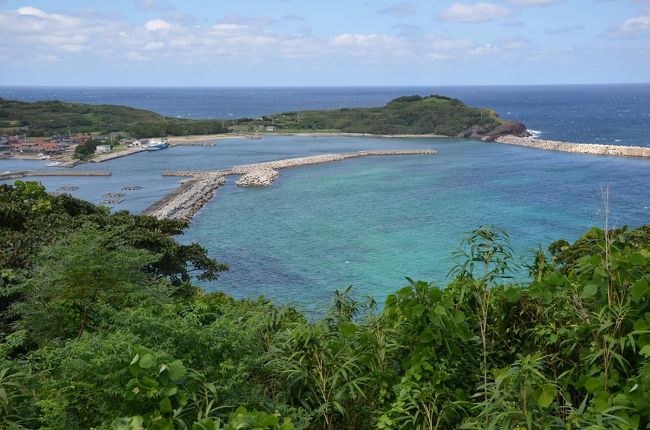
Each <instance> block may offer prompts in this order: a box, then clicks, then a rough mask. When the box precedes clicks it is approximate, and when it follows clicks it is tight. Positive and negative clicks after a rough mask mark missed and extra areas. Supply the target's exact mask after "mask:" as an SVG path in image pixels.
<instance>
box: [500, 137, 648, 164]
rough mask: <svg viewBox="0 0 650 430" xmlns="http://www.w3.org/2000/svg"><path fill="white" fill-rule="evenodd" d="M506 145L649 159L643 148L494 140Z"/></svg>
mask: <svg viewBox="0 0 650 430" xmlns="http://www.w3.org/2000/svg"><path fill="white" fill-rule="evenodd" d="M495 142H497V143H504V144H507V145H518V146H525V147H528V148H535V149H544V150H546V151H559V152H573V153H578V154H593V155H609V156H615V157H641V158H645V157H650V148H646V147H643V146H622V145H601V144H596V143H572V142H561V141H557V140H542V139H535V138H532V137H518V136H512V135H507V136H501V137H499V138H497V139H496V140H495Z"/></svg>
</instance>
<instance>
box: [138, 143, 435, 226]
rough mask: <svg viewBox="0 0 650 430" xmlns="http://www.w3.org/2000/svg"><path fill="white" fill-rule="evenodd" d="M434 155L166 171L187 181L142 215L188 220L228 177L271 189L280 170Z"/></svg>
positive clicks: (319, 158)
mask: <svg viewBox="0 0 650 430" xmlns="http://www.w3.org/2000/svg"><path fill="white" fill-rule="evenodd" d="M434 154H436V151H434V150H432V149H424V150H423V149H405V150H376V151H358V152H349V153H345V154H321V155H314V156H309V157H297V158H288V159H285V160H277V161H267V162H262V163H253V164H244V165H240V166H234V167H231V168H229V169H221V170H213V171H164V172H163V176H178V177H184V178H187V179H184V180H183V181H182V182H181V186H180V187H179V188H177V189H176V190H174V191H173V192H171V193H170V194H168V195H167V196H165V197H164V198H163V199H162V200H160V201H158V202H156V203H154V204H153V205H151V206H150V207H149V208H147V209H145V210H144V212H143V214H144V215H151V216H154V217H156V218H160V219H162V218H170V219H185V220H188V219H190V218H192V216H194V214H195V213H196V212H198V211H199V210H200V209H201V208H202V207H203V206H204V205H205V204H206V203H207V202H208V201H210V199H212V197H213V195H214V193H215V191H216V190H217V189H219V187H221V186H222V185H223V184H225V183H226V176H230V175H241V177H240V178H239V179H238V180H237V182H236V184H237V186H240V187H268V186H270V185H271V184H272V183H273V182H274V181H275V179H276V178H277V177H278V176H279V175H280V173H279V172H278V170H280V169H287V168H291V167H301V166H311V165H315V164H323V163H331V162H334V161H341V160H347V159H351V158H360V157H372V156H403V155H434Z"/></svg>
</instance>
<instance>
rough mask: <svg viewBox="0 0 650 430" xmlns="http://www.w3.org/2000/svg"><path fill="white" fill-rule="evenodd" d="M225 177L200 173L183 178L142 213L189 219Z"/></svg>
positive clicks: (157, 216) (223, 182) (160, 217)
mask: <svg viewBox="0 0 650 430" xmlns="http://www.w3.org/2000/svg"><path fill="white" fill-rule="evenodd" d="M225 183H226V178H224V177H223V176H222V175H219V174H216V173H202V174H200V175H197V176H195V177H193V178H192V179H189V180H185V181H183V182H182V183H181V186H180V187H179V188H177V189H176V190H174V191H172V192H171V193H170V194H168V195H166V196H165V197H164V198H163V199H162V200H160V201H158V202H156V203H154V204H153V205H151V206H149V207H148V208H147V209H145V210H144V211H143V212H142V213H143V215H151V216H154V217H156V218H159V219H163V218H167V219H186V220H187V219H190V218H192V216H193V215H194V214H195V213H196V212H197V211H198V210H199V209H201V208H202V207H203V205H205V204H206V203H207V202H208V201H210V199H211V198H212V196H213V195H214V192H215V191H216V190H217V189H218V188H219V187H220V186H222V185H223V184H225Z"/></svg>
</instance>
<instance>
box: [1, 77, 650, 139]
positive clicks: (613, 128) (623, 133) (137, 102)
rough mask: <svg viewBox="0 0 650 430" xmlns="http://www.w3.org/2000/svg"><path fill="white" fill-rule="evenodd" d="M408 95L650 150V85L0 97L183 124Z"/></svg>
mask: <svg viewBox="0 0 650 430" xmlns="http://www.w3.org/2000/svg"><path fill="white" fill-rule="evenodd" d="M410 94H420V95H427V94H442V95H446V96H450V97H456V98H459V99H461V100H462V101H463V102H465V103H467V104H469V105H471V106H478V107H486V108H492V109H494V110H496V111H497V112H498V113H499V114H500V115H501V116H502V117H504V118H508V119H512V120H516V121H521V122H523V123H524V124H526V126H527V127H528V128H529V129H532V130H537V131H541V132H542V135H541V137H544V138H548V139H559V140H568V141H574V142H589V143H607V144H621V145H638V146H649V145H650V139H649V137H648V136H650V84H621V85H557V86H551V85H539V86H465V87H456V86H442V87H435V86H431V87H408V86H404V87H335V88H325V87H321V88H304V87H300V88H75V87H6V86H0V97H4V98H8V99H17V100H25V101H35V100H53V99H58V100H64V101H72V102H82V103H97V104H100V103H107V104H119V105H126V106H132V107H137V108H142V109H148V110H152V111H155V112H159V113H161V114H164V115H170V116H179V117H186V118H241V117H258V116H261V115H265V114H270V113H275V112H286V111H292V110H304V109H324V108H341V107H358V106H382V105H384V104H386V103H387V102H388V101H390V100H392V99H394V98H396V97H399V96H403V95H410Z"/></svg>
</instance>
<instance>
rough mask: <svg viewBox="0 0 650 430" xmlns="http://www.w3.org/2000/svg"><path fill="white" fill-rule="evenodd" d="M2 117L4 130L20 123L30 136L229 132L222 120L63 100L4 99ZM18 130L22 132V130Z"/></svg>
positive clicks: (0, 101)
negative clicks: (29, 101)
mask: <svg viewBox="0 0 650 430" xmlns="http://www.w3.org/2000/svg"><path fill="white" fill-rule="evenodd" d="M0 118H2V120H0V128H10V129H11V127H13V126H14V125H15V124H20V127H21V128H22V127H28V128H27V133H28V134H29V135H30V136H51V135H55V134H60V133H90V132H114V131H126V132H128V133H129V134H130V135H132V136H134V137H137V138H140V137H154V136H184V135H190V134H213V133H226V132H228V129H227V127H226V126H225V125H224V122H223V121H220V120H189V119H180V118H169V117H164V116H162V115H158V114H157V113H154V112H150V111H146V110H142V109H134V108H130V107H126V106H114V105H89V104H80V103H64V102H60V101H39V102H34V103H27V102H20V101H14V100H5V99H0ZM15 131H16V132H21V130H20V128H16V130H15ZM91 147H92V144H91V145H87V149H84V150H83V151H82V152H80V155H82V154H83V153H87V151H88V150H90V149H91ZM92 150H93V151H94V147H92ZM90 153H92V152H90Z"/></svg>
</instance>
